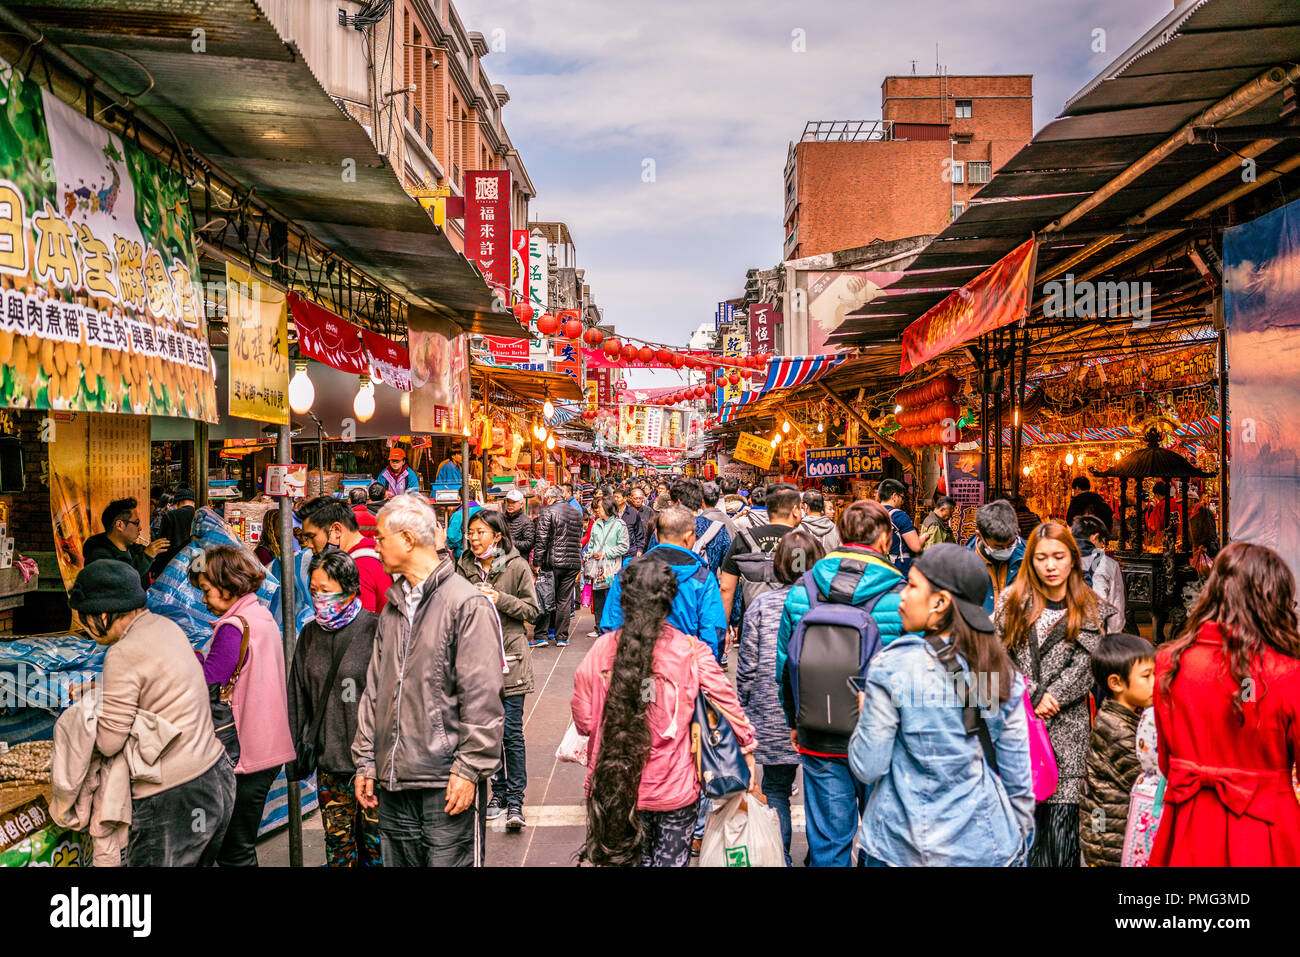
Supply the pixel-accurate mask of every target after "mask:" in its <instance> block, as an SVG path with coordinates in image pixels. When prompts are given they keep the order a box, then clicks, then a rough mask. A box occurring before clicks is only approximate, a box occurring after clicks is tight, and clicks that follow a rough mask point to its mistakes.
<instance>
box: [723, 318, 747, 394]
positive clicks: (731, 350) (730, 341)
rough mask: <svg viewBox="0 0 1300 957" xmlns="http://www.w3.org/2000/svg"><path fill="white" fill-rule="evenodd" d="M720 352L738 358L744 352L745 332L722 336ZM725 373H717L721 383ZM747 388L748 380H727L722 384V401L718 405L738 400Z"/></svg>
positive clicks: (728, 356)
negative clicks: (734, 381)
mask: <svg viewBox="0 0 1300 957" xmlns="http://www.w3.org/2000/svg"><path fill="white" fill-rule="evenodd" d="M722 354H723V355H724V356H726V357H727V358H739V357H740V356H743V355H745V354H746V351H745V334H744V333H743V332H728V333H726V334H725V335H723V337H722ZM724 374H725V373H719V374H718V382H719V384H722V382H723V379H722V376H723V375H724ZM748 390H749V381H748V380H747V379H741V380H740V381H739V382H737V383H736V384H735V385H732V384H731V383H730V382H727V383H726V384H725V385H722V401H721V402H720V403H719V405H722V404H725V403H727V402H739V401H740V399H741V397H742V396H743V395H744V393H745V392H747V391H748Z"/></svg>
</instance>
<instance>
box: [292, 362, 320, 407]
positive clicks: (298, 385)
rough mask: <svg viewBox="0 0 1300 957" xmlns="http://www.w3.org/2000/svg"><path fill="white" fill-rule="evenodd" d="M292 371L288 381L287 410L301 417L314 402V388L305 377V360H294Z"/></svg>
mask: <svg viewBox="0 0 1300 957" xmlns="http://www.w3.org/2000/svg"><path fill="white" fill-rule="evenodd" d="M293 369H294V372H293V378H292V379H290V380H289V408H291V409H293V411H294V412H297V413H298V414H299V415H301V414H302V413H304V412H306V411H307V410H308V409H310V408H311V404H312V403H313V402H315V401H316V386H314V385H312V381H311V378H310V377H308V375H307V360H306V359H297V360H295V361H294V364H293Z"/></svg>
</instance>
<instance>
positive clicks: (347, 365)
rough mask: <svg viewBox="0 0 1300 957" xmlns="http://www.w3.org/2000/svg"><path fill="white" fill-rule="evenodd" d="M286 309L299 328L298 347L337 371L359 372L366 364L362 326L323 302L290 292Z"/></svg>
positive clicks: (355, 373)
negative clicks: (317, 303) (316, 301)
mask: <svg viewBox="0 0 1300 957" xmlns="http://www.w3.org/2000/svg"><path fill="white" fill-rule="evenodd" d="M289 311H290V312H292V313H293V323H294V326H295V327H296V328H297V330H298V351H299V352H301V353H302V354H303V355H304V356H306V357H307V358H309V359H315V360H316V361H317V362H323V363H325V364H326V365H327V366H331V367H333V368H335V369H338V370H339V371H340V372H350V373H352V374H353V375H361V374H362V373H363V372H365V371H366V370H367V369H368V368H369V361H368V357H367V355H366V348H365V345H364V343H363V342H362V341H361V330H360V329H358V328H357V327H356V326H354V325H353V324H352V323H350V322H348V321H347V320H346V319H343V318H340V317H339V316H336V315H334V313H332V312H330V311H329V310H328V309H326V308H325V307H324V306H318V305H316V303H314V302H312V301H311V300H310V299H304V298H303V297H302V296H300V295H298V294H297V293H296V292H291V293H289Z"/></svg>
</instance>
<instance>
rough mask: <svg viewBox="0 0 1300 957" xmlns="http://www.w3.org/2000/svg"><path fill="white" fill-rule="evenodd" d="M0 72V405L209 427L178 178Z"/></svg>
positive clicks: (209, 397)
mask: <svg viewBox="0 0 1300 957" xmlns="http://www.w3.org/2000/svg"><path fill="white" fill-rule="evenodd" d="M0 73H3V75H4V76H5V77H6V88H5V89H4V91H3V95H4V98H5V99H4V105H3V106H0V294H2V295H3V302H0V405H3V406H8V407H14V408H27V409H63V410H78V411H93V412H130V413H135V414H138V415H166V416H176V417H181V418H187V419H201V420H204V421H207V422H216V421H217V408H216V391H215V388H214V384H213V379H212V363H211V358H210V356H209V355H208V342H207V332H206V328H205V324H204V320H203V308H202V303H201V301H200V295H199V291H198V288H197V276H198V257H197V255H196V253H195V248H194V238H193V236H194V224H193V220H192V218H191V216H190V211H189V189H188V187H187V185H186V183H185V179H184V177H183V176H181V175H180V174H179V173H177V172H175V171H172V170H169V169H167V168H166V167H165V166H163V165H162V164H160V163H158V162H157V161H156V160H154V159H153V158H152V157H150V156H148V155H147V154H145V153H144V152H142V151H141V150H140V149H139V147H138V146H136V145H135V144H133V143H131V142H129V141H128V140H124V139H122V138H121V137H118V136H117V135H115V134H113V133H110V132H109V131H108V130H106V129H104V128H103V127H101V126H99V125H97V124H96V123H94V122H93V121H91V120H89V119H87V118H86V116H85V115H84V114H83V113H82V111H80V110H77V109H73V108H72V107H70V106H68V105H67V104H65V103H64V102H63V101H62V100H60V99H58V97H56V96H54V95H53V94H52V93H50V92H48V91H47V90H45V89H43V88H42V87H41V86H40V85H38V84H36V83H33V82H31V81H30V80H28V79H26V78H24V77H23V76H22V75H21V74H19V73H18V72H17V71H15V70H13V69H12V68H11V67H10V66H9V64H7V63H4V62H3V61H0Z"/></svg>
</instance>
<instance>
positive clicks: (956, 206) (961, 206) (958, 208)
mask: <svg viewBox="0 0 1300 957" xmlns="http://www.w3.org/2000/svg"><path fill="white" fill-rule="evenodd" d="M965 209H966V204H965V203H953V204H952V218H953V219H956V218H957V217H958V216H960V215H961V214H962V213H963V212H964V211H965Z"/></svg>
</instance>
